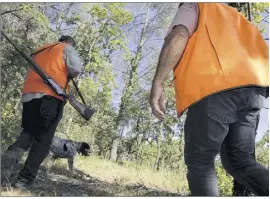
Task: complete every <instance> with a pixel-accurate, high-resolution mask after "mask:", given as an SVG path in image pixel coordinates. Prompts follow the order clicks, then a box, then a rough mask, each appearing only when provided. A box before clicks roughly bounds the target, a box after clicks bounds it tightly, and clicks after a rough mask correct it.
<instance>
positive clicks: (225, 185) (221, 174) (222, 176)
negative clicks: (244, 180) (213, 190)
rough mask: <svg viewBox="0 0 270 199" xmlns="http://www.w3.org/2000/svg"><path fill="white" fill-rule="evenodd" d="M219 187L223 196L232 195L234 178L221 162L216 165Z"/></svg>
mask: <svg viewBox="0 0 270 199" xmlns="http://www.w3.org/2000/svg"><path fill="white" fill-rule="evenodd" d="M216 171H217V177H218V187H219V193H220V195H221V196H231V195H232V188H233V178H232V177H231V176H230V175H229V174H228V173H226V171H225V170H224V168H223V167H222V166H221V164H220V163H217V165H216Z"/></svg>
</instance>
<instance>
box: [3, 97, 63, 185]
mask: <svg viewBox="0 0 270 199" xmlns="http://www.w3.org/2000/svg"><path fill="white" fill-rule="evenodd" d="M64 105H65V102H64V101H61V100H59V99H57V98H55V97H52V96H47V95H46V96H43V97H42V98H40V99H33V100H31V101H29V102H26V103H23V112H22V128H23V131H22V133H21V134H20V135H19V137H18V138H17V140H16V141H15V142H14V143H13V144H12V145H10V146H9V147H8V150H7V152H6V153H9V151H27V150H28V149H29V148H30V150H29V154H28V157H27V160H26V162H25V164H24V167H23V169H22V170H21V171H20V173H19V178H23V179H25V180H26V181H33V180H35V178H36V176H37V173H38V169H39V167H40V165H41V163H42V162H43V160H44V159H45V158H46V157H47V155H48V154H49V151H50V147H51V144H52V139H53V137H54V134H55V131H56V128H57V126H58V124H59V122H60V120H61V119H62V116H63V109H64ZM13 154H16V155H17V156H22V154H23V153H13ZM16 159H17V160H18V159H20V157H16Z"/></svg>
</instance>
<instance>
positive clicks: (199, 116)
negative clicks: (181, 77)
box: [184, 87, 269, 196]
mask: <svg viewBox="0 0 270 199" xmlns="http://www.w3.org/2000/svg"><path fill="white" fill-rule="evenodd" d="M267 93H268V90H266V89H264V88H259V87H247V88H238V89H233V90H230V91H225V92H221V93H218V94H214V95H212V96H209V97H207V98H205V99H204V100H202V101H200V102H199V103H197V104H195V105H194V106H192V107H190V109H189V110H188V113H187V119H186V123H185V152H184V156H185V163H186V165H187V168H188V173H187V179H188V183H189V188H190V191H191V194H192V195H194V196H218V195H219V191H218V183H217V176H216V170H215V167H214V160H215V157H216V155H217V154H218V153H219V152H220V156H221V161H222V164H223V166H224V168H225V169H226V171H227V172H228V173H229V174H231V175H232V176H233V178H234V179H235V180H236V181H237V182H238V183H240V184H243V185H244V186H245V187H246V188H247V189H249V190H251V191H252V192H253V193H254V194H256V195H259V196H269V170H268V169H267V168H265V167H264V166H262V165H261V164H260V163H258V162H256V160H254V158H252V153H253V151H254V147H255V135H256V130H257V127H258V123H259V116H260V110H261V108H262V107H263V106H264V101H265V99H266V97H267Z"/></svg>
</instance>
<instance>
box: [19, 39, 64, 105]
mask: <svg viewBox="0 0 270 199" xmlns="http://www.w3.org/2000/svg"><path fill="white" fill-rule="evenodd" d="M55 44H56V43H55ZM55 44H47V45H44V46H42V47H41V48H39V49H38V50H37V51H40V50H41V49H45V48H47V47H49V46H51V47H50V48H47V49H45V50H43V51H41V52H39V53H37V54H36V55H33V60H34V61H35V63H36V64H37V65H38V66H40V68H41V69H42V70H43V71H44V72H45V73H46V74H47V75H49V76H50V77H51V78H52V79H54V80H55V81H56V82H57V83H58V85H59V86H60V87H61V88H63V89H64V88H65V87H66V85H67V80H68V69H67V66H66V63H65V60H64V54H63V52H64V48H65V46H66V45H68V44H66V43H59V44H57V45H55ZM68 90H69V87H68V86H67V88H66V92H68ZM27 93H45V94H46V95H50V96H54V97H56V98H58V99H60V100H64V99H63V97H60V96H59V95H57V94H56V93H55V92H54V91H53V90H52V89H51V88H50V87H49V86H48V85H47V84H45V83H44V81H43V79H42V78H41V77H40V76H39V75H38V74H37V73H36V72H35V71H33V70H32V69H30V70H29V73H28V75H27V77H26V80H25V82H24V87H23V92H22V94H23V95H25V94H27Z"/></svg>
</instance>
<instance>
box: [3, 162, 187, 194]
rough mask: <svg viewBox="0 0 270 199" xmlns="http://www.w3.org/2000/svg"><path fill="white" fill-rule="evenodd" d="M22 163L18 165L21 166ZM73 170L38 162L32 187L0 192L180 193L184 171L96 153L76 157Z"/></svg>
mask: <svg viewBox="0 0 270 199" xmlns="http://www.w3.org/2000/svg"><path fill="white" fill-rule="evenodd" d="M21 166H22V165H20V167H21ZM75 168H76V173H75V174H72V173H70V172H69V171H68V169H67V160H58V161H57V162H56V164H55V165H54V167H53V168H52V171H51V173H50V174H47V173H46V172H45V169H46V166H44V165H42V167H41V169H40V172H39V175H38V178H37V180H36V183H35V185H34V186H33V188H31V189H29V190H27V191H24V190H18V189H14V188H11V187H5V188H2V191H1V196H184V195H188V191H187V182H186V179H185V176H184V173H185V172H177V173H176V172H169V171H158V172H154V171H152V170H151V169H149V168H146V167H141V166H138V165H136V164H131V163H125V164H123V165H119V164H116V163H113V162H111V161H107V160H102V159H100V158H98V157H86V158H85V157H77V158H76V160H75Z"/></svg>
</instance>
